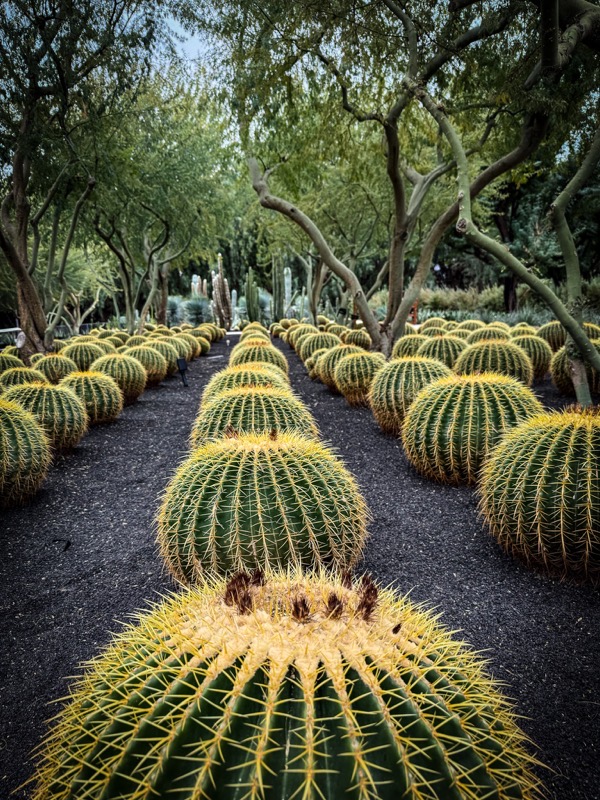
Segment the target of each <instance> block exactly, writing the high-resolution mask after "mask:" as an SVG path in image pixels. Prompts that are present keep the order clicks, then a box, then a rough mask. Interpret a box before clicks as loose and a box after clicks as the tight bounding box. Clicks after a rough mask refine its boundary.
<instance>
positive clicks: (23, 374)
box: [0, 366, 47, 389]
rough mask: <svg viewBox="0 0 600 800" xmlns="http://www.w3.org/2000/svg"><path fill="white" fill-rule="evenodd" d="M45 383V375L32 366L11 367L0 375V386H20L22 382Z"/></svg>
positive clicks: (6, 387)
mask: <svg viewBox="0 0 600 800" xmlns="http://www.w3.org/2000/svg"><path fill="white" fill-rule="evenodd" d="M36 382H37V383H47V381H46V376H45V375H44V374H43V372H39V371H38V370H37V369H33V367H24V366H20V367H11V368H10V369H6V370H4V372H3V373H2V374H1V375H0V387H1V388H2V389H9V388H10V387H11V386H21V385H22V384H24V383H36Z"/></svg>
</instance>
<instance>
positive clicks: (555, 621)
mask: <svg viewBox="0 0 600 800" xmlns="http://www.w3.org/2000/svg"><path fill="white" fill-rule="evenodd" d="M278 346H280V347H281V349H282V351H283V352H284V353H285V355H286V356H287V357H288V360H289V362H290V367H291V379H292V383H293V386H294V389H295V390H296V392H297V393H298V394H299V395H300V396H301V397H302V398H303V399H304V401H305V402H306V403H307V405H308V406H309V408H310V409H311V411H312V412H313V414H314V415H315V417H316V419H317V422H318V424H319V426H320V429H321V432H322V435H323V438H324V439H325V440H326V441H328V442H330V443H331V444H332V445H333V446H334V448H335V449H336V450H337V452H338V454H339V455H340V456H341V457H342V458H343V459H344V461H345V462H346V464H347V466H348V467H349V468H350V469H351V470H352V472H353V473H354V475H355V476H356V477H357V479H358V481H359V483H360V485H361V487H362V490H363V492H364V495H365V497H366V499H367V502H368V504H369V506H370V509H371V512H372V517H373V519H372V523H371V525H370V531H371V538H370V540H369V543H368V545H367V553H366V557H365V560H364V568H365V569H367V570H369V571H371V572H372V573H373V575H374V576H375V577H376V578H377V579H378V580H380V581H382V582H383V583H385V584H394V585H395V586H397V587H398V588H399V589H400V590H401V591H403V592H407V591H410V592H411V596H412V598H413V599H414V600H416V601H419V602H425V603H426V604H427V605H428V606H430V607H435V608H436V609H437V610H438V611H439V612H441V613H442V614H443V622H444V624H445V625H446V626H448V627H450V628H454V629H458V628H460V629H461V631H462V633H461V634H460V635H462V636H463V638H464V639H465V640H466V641H467V642H469V643H470V644H471V645H472V646H473V647H474V648H476V649H478V650H486V654H487V656H488V657H489V659H490V670H491V671H492V672H493V674H494V675H495V676H496V678H498V679H499V680H501V681H502V682H504V683H505V684H506V693H507V694H508V695H509V696H511V697H513V698H514V699H515V701H516V703H517V710H518V712H519V713H520V714H522V715H524V716H525V717H528V719H526V720H524V721H523V722H522V725H523V727H524V728H525V730H526V731H527V733H528V734H529V735H530V736H531V738H532V739H533V740H534V741H535V742H536V743H537V745H538V748H539V750H538V756H539V758H540V759H541V760H542V761H543V762H545V763H546V764H547V765H548V766H549V767H551V769H552V770H554V772H545V774H544V778H545V781H546V784H547V786H548V789H549V790H550V792H551V795H552V796H553V797H554V798H555V800H598V798H600V755H599V749H600V713H599V712H600V708H599V705H600V692H599V691H598V690H599V685H600V679H599V677H598V675H599V671H598V666H597V665H598V663H600V637H599V636H598V620H599V619H600V596H599V593H598V592H597V591H594V590H591V589H589V588H585V587H573V586H568V585H566V584H561V583H558V582H556V581H553V580H550V579H547V578H544V577H541V576H539V575H536V574H534V573H531V572H528V571H527V570H526V569H524V568H523V567H522V566H520V565H518V564H515V563H514V562H512V561H511V560H509V559H508V558H506V557H505V556H504V555H503V554H502V553H501V552H500V550H499V549H498V548H497V547H496V546H495V544H494V542H493V541H492V539H491V538H490V537H489V536H488V534H487V533H486V532H485V530H484V528H483V527H482V525H481V523H480V521H479V520H478V517H477V498H476V495H475V493H474V492H473V491H472V490H470V489H457V488H451V487H444V486H439V485H437V484H433V483H430V482H428V481H426V480H424V479H422V478H420V477H419V476H418V475H416V473H414V472H413V470H412V469H411V468H410V466H409V465H408V463H407V461H406V459H405V458H404V455H403V453H402V448H401V446H400V444H399V442H398V441H397V440H395V439H394V438H391V437H387V436H384V435H383V434H382V433H381V432H380V430H379V428H378V427H377V425H376V424H375V422H374V420H373V418H372V416H371V414H370V412H369V411H367V410H357V409H351V408H349V406H347V404H346V403H345V401H344V400H343V398H341V397H339V396H337V397H336V396H333V395H332V394H331V393H330V392H328V391H327V390H326V389H325V387H323V386H322V385H321V384H318V383H312V382H311V381H310V380H309V379H308V378H307V376H306V373H305V371H304V368H303V367H302V365H301V363H300V362H299V360H298V359H297V357H296V356H295V355H294V354H293V353H291V351H290V350H289V348H287V347H286V346H285V345H283V344H282V343H281V342H279V343H278ZM211 355H212V356H224V358H211V359H200V360H199V361H195V362H194V363H193V364H192V365H191V366H190V371H189V373H188V376H189V380H190V384H191V385H190V388H188V389H185V388H184V387H183V386H182V385H181V382H180V381H179V379H177V380H176V379H172V380H169V381H167V382H166V383H165V384H163V385H161V387H159V388H158V389H155V390H151V391H148V392H146V393H145V394H144V395H143V396H142V398H141V400H140V401H139V402H138V403H137V404H136V405H135V406H132V407H130V408H128V409H126V410H125V412H124V414H123V415H122V416H121V418H120V419H119V420H118V421H117V422H116V423H114V424H112V425H108V426H99V427H96V428H94V429H92V431H91V432H90V434H89V435H88V436H87V437H86V438H85V439H84V441H83V442H82V444H81V445H80V446H79V447H78V448H77V449H76V451H75V452H74V453H72V454H70V455H69V456H67V457H64V458H61V459H60V461H59V463H58V464H57V465H56V466H55V467H54V468H53V469H52V471H51V474H50V476H49V479H48V480H47V481H46V483H45V485H44V488H43V490H42V491H41V492H39V493H38V495H37V496H36V498H35V499H34V501H33V502H32V503H31V504H30V505H28V506H27V507H26V508H24V509H20V510H15V511H10V512H5V513H4V514H3V522H2V531H3V535H2V538H1V542H2V544H1V547H2V553H1V560H0V564H1V566H0V570H1V571H2V572H1V578H2V580H1V584H0V585H1V587H2V588H1V593H2V594H1V607H0V631H1V633H2V638H3V642H4V647H3V650H2V656H1V659H2V660H1V661H0V675H2V676H4V678H5V680H4V681H3V686H2V687H1V688H2V711H3V713H2V720H1V723H0V726H1V727H0V797H1V798H4V797H6V798H8V797H9V794H10V792H11V791H12V790H14V789H15V787H17V786H19V784H21V783H22V782H23V781H24V780H26V779H27V778H28V777H29V775H30V773H31V762H30V761H29V759H28V755H29V753H30V752H31V750H32V749H33V748H34V747H35V746H36V745H37V744H38V743H39V741H40V739H41V737H42V736H43V733H44V730H45V725H44V720H46V719H47V718H48V717H50V716H51V715H52V713H53V709H52V707H50V708H49V707H48V703H50V702H51V701H53V700H56V699H57V698H59V697H60V696H61V695H64V694H65V691H66V687H67V685H68V680H67V679H66V677H65V676H68V675H72V674H75V673H76V672H77V667H78V664H79V663H81V662H82V661H84V660H86V659H89V658H91V657H92V656H93V655H95V654H96V653H97V652H98V650H99V648H100V647H102V646H103V645H105V644H106V643H107V642H108V641H109V640H110V635H109V631H114V630H118V628H119V623H118V620H124V619H126V618H127V616H128V615H129V614H130V613H131V612H133V611H134V610H136V609H139V608H143V607H147V605H148V602H149V601H152V600H156V599H158V594H159V593H164V592H165V591H168V590H169V589H172V588H174V584H173V583H172V582H171V581H170V579H169V577H168V576H167V575H166V574H165V572H164V570H163V568H162V566H161V564H160V561H159V558H158V555H157V553H156V550H155V546H154V526H153V519H154V516H155V513H156V509H157V506H158V502H159V496H160V494H161V492H162V491H163V489H164V487H165V485H166V483H167V481H168V480H169V477H170V475H171V474H172V473H173V471H174V469H175V468H176V466H177V465H178V464H179V462H180V461H181V460H182V459H183V458H184V457H185V455H186V452H187V447H186V442H187V437H188V435H189V431H190V429H191V426H192V422H193V419H194V416H195V414H196V410H197V406H198V402H199V397H200V393H201V390H202V387H203V386H204V384H205V383H206V381H207V380H208V378H209V377H210V376H211V375H212V374H214V372H216V371H218V370H219V369H222V368H223V367H224V366H225V364H226V359H227V346H226V344H225V343H224V342H221V343H218V344H216V345H214V346H213V349H212V350H211ZM542 399H543V401H544V402H546V404H548V405H557V404H558V403H559V402H560V400H559V399H558V398H557V396H556V395H555V394H554V393H553V392H552V390H551V389H550V388H544V391H543V397H542ZM13 797H14V798H16V800H24V799H25V798H27V797H28V791H27V790H26V789H21V790H19V791H17V792H16V794H15V795H13Z"/></svg>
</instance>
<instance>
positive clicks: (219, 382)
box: [201, 363, 290, 406]
mask: <svg viewBox="0 0 600 800" xmlns="http://www.w3.org/2000/svg"><path fill="white" fill-rule="evenodd" d="M242 386H249V387H250V386H253V387H255V388H264V387H266V388H273V389H279V390H280V391H286V390H287V391H289V390H290V385H289V381H288V379H287V378H286V376H285V375H284V374H283V373H282V372H281V370H279V369H277V368H275V369H273V368H272V367H270V366H269V365H268V364H261V363H251V364H249V365H248V366H246V365H245V364H240V365H239V366H237V367H227V368H226V369H222V370H221V371H220V372H217V374H216V375H213V377H212V378H211V379H210V380H209V382H208V383H207V384H206V387H205V388H204V391H203V392H202V404H201V406H204V404H205V403H210V402H211V401H212V400H213V399H214V398H216V397H217V396H218V395H219V394H220V393H221V392H223V391H225V390H227V389H239V388H241V387H242Z"/></svg>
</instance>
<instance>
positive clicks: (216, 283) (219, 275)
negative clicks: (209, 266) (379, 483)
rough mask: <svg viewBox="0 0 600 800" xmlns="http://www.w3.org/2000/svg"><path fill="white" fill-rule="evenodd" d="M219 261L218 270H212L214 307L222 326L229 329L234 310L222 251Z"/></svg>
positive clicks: (218, 255)
mask: <svg viewBox="0 0 600 800" xmlns="http://www.w3.org/2000/svg"><path fill="white" fill-rule="evenodd" d="M217 262H218V265H217V271H216V272H214V271H213V272H212V285H213V297H212V299H213V308H214V312H215V317H216V318H217V322H218V323H219V325H220V327H221V328H225V330H229V329H230V328H231V323H232V321H233V311H232V308H231V292H230V291H229V284H228V283H227V278H226V277H225V276H224V274H223V256H222V255H221V253H218V254H217Z"/></svg>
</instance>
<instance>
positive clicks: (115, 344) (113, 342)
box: [98, 336, 124, 353]
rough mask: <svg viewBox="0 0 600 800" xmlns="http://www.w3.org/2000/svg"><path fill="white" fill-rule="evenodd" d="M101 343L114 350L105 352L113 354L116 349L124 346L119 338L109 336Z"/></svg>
mask: <svg viewBox="0 0 600 800" xmlns="http://www.w3.org/2000/svg"><path fill="white" fill-rule="evenodd" d="M103 342H104V344H109V345H111V346H112V347H113V348H114V349H113V350H107V351H106V352H113V353H114V352H116V350H117V347H121V346H122V345H123V344H124V342H123V340H122V339H121V337H120V336H110V337H109V338H108V339H104V340H103ZM98 345H100V346H101V343H100V342H98Z"/></svg>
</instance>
